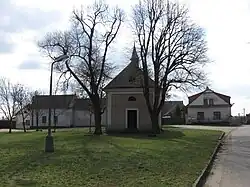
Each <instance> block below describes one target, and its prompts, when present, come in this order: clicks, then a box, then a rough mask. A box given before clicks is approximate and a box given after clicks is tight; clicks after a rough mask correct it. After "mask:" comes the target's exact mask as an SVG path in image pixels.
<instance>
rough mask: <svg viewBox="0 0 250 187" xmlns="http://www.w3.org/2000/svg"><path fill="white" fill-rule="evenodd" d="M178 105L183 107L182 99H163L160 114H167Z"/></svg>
mask: <svg viewBox="0 0 250 187" xmlns="http://www.w3.org/2000/svg"><path fill="white" fill-rule="evenodd" d="M177 105H179V106H180V107H183V106H184V104H183V101H165V103H164V105H163V107H162V115H163V116H164V115H167V114H169V113H170V112H172V111H173V110H175V108H176V107H177Z"/></svg>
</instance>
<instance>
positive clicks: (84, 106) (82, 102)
mask: <svg viewBox="0 0 250 187" xmlns="http://www.w3.org/2000/svg"><path fill="white" fill-rule="evenodd" d="M105 102H106V99H105V98H103V99H101V107H102V108H103V107H104V106H105ZM91 105H92V103H91V100H90V99H88V98H87V99H79V98H77V99H75V100H74V109H75V110H90V107H91Z"/></svg>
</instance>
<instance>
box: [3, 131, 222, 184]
mask: <svg viewBox="0 0 250 187" xmlns="http://www.w3.org/2000/svg"><path fill="white" fill-rule="evenodd" d="M219 136H220V132H219V131H205V130H188V129H187V130H183V129H178V128H172V129H168V131H165V133H164V134H162V135H160V136H158V137H155V138H153V137H152V138H149V137H147V136H142V135H141V136H133V137H132V136H130V137H129V136H125V135H124V136H107V135H104V136H100V137H94V136H89V135H87V134H86V133H85V131H84V130H83V129H74V130H69V131H60V132H56V133H55V134H54V138H55V147H56V150H55V153H44V151H43V148H44V137H45V132H28V133H23V132H16V133H12V134H7V133H0V156H1V159H0V181H1V182H0V183H1V185H0V186H1V187H2V186H8V187H11V186H27V187H29V186H44V187H45V186H46V187H47V186H53V187H56V186H58V187H68V186H70V187H80V186H84V187H87V186H94V187H122V186H124V187H125V186H126V187H137V186H143V187H144V186H148V187H161V186H169V187H176V186H178V187H185V186H191V184H192V183H193V182H194V181H195V179H196V178H197V177H198V176H199V174H200V172H201V170H202V169H203V168H204V166H205V164H206V163H207V162H208V159H209V156H210V155H211V153H212V151H213V149H214V147H215V145H216V142H217V139H218V137H219Z"/></svg>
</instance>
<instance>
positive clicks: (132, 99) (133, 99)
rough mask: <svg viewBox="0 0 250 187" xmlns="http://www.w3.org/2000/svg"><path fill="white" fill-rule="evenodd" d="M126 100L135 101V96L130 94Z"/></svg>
mask: <svg viewBox="0 0 250 187" xmlns="http://www.w3.org/2000/svg"><path fill="white" fill-rule="evenodd" d="M128 101H136V98H135V97H133V96H130V97H129V98H128Z"/></svg>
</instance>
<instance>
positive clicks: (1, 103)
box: [0, 78, 19, 133]
mask: <svg viewBox="0 0 250 187" xmlns="http://www.w3.org/2000/svg"><path fill="white" fill-rule="evenodd" d="M18 92H19V85H18V84H12V83H11V82H10V81H9V80H8V79H6V78H1V79H0V110H1V111H2V113H3V114H4V116H5V118H6V119H7V120H8V121H9V133H11V130H12V128H13V119H14V117H15V114H16V112H17V109H18V105H17V95H18Z"/></svg>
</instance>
